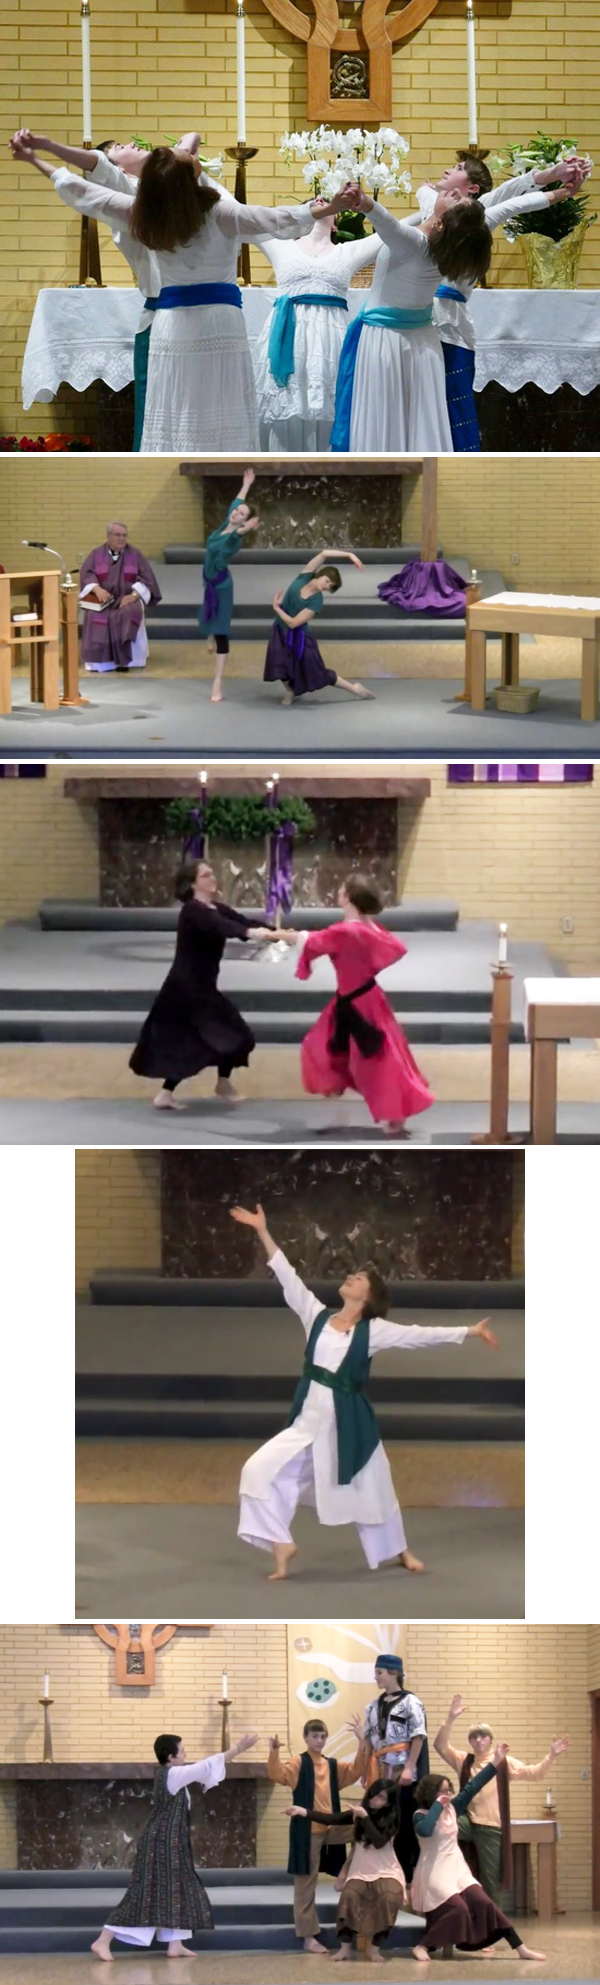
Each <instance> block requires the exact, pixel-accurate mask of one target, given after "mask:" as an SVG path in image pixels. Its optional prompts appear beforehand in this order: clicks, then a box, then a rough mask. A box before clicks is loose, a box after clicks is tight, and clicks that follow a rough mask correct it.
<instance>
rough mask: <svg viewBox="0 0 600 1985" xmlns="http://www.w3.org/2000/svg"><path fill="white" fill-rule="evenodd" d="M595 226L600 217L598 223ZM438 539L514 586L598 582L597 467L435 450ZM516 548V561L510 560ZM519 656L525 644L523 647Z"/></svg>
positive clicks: (407, 527) (411, 502)
mask: <svg viewBox="0 0 600 1985" xmlns="http://www.w3.org/2000/svg"><path fill="white" fill-rule="evenodd" d="M599 228H600V222H599ZM438 466H439V485H438V487H439V527H438V541H439V543H440V544H441V545H442V546H443V549H444V556H445V557H446V558H449V559H451V558H452V555H453V554H454V555H456V554H462V556H463V557H464V558H469V559H470V560H471V563H472V564H473V565H475V566H476V567H477V569H478V570H479V571H482V570H485V569H488V570H489V569H490V568H492V569H493V570H495V571H500V572H502V574H503V577H504V579H505V580H506V581H507V583H510V584H511V585H514V586H517V587H519V588H520V590H521V591H523V592H526V591H527V590H528V589H532V590H534V591H543V590H544V589H548V590H551V591H552V592H561V591H563V590H564V591H566V592H578V591H582V590H583V589H593V590H594V591H595V592H598V590H599V587H600V549H599V547H600V467H599V464H598V461H597V460H595V461H593V460H591V459H590V458H587V459H586V457H585V456H577V455H566V456H565V455H563V456H561V458H560V460H557V459H556V458H554V459H553V458H552V456H549V455H537V456H531V455H521V456H517V457H515V456H506V457H503V458H499V457H498V456H497V455H454V456H451V457H450V456H444V455H442V456H441V457H440V460H439V465H438ZM407 487H408V493H407V498H406V504H405V513H404V522H403V537H404V542H405V543H411V542H415V541H416V540H417V539H418V532H419V519H420V494H419V484H418V482H415V483H411V484H409V485H408V486H407ZM513 553H516V554H517V556H518V559H519V563H518V565H516V566H515V565H513V564H512V555H513ZM523 654H524V657H525V654H526V650H525V649H524V651H523Z"/></svg>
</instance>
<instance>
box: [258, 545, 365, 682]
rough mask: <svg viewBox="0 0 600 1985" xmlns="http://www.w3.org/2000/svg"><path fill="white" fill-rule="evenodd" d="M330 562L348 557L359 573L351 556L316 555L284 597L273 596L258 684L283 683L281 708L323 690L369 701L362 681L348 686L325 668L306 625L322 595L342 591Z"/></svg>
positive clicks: (337, 553) (321, 604)
mask: <svg viewBox="0 0 600 1985" xmlns="http://www.w3.org/2000/svg"><path fill="white" fill-rule="evenodd" d="M333 558H347V559H349V561H350V564H351V565H356V567H357V569H358V571H359V572H362V569H363V568H362V561H361V559H360V558H357V557H356V553H355V552H353V551H318V552H316V554H315V557H314V558H311V559H310V562H309V564H308V565H306V566H305V568H304V571H303V572H299V573H298V575H297V577H296V578H295V579H292V581H291V583H290V585H289V586H288V587H287V588H286V591H285V593H282V592H278V593H276V594H275V598H274V601H273V606H274V609H275V620H274V621H273V626H272V628H271V632H270V635H269V645H268V648H267V653H266V659H265V667H264V677H263V680H264V681H265V682H284V683H285V686H286V689H285V696H284V699H283V701H284V703H286V704H290V703H293V702H294V700H295V698H296V697H297V696H306V695H310V694H312V693H313V691H314V690H315V689H327V688H328V687H329V688H331V689H335V688H336V687H337V688H338V689H346V690H347V691H348V695H349V696H361V697H364V698H369V700H372V690H370V689H365V688H364V684H363V683H362V682H347V681H346V678H345V676H343V675H338V674H337V673H336V670H335V669H328V668H326V667H325V663H324V661H323V656H322V654H321V650H320V648H319V644H318V642H317V641H316V640H315V637H314V634H313V632H312V628H311V626H310V622H311V621H312V620H314V618H315V614H318V613H322V611H323V607H324V605H325V595H326V594H327V593H337V592H338V591H339V588H340V586H341V583H342V581H341V577H340V574H339V572H338V570H337V566H335V565H331V564H330V563H329V560H330V559H333Z"/></svg>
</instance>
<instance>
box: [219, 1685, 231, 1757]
mask: <svg viewBox="0 0 600 1985" xmlns="http://www.w3.org/2000/svg"><path fill="white" fill-rule="evenodd" d="M219 1702H220V1707H221V1709H222V1711H223V1716H222V1720H221V1750H222V1751H228V1750H229V1711H230V1709H231V1697H230V1696H220V1697H219Z"/></svg>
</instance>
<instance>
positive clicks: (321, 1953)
mask: <svg viewBox="0 0 600 1985" xmlns="http://www.w3.org/2000/svg"><path fill="white" fill-rule="evenodd" d="M302 1949H303V1950H304V1951H314V1953H315V1957H327V1946H326V1944H320V1943H319V1939H318V1937H305V1939H304V1943H303V1945H302Z"/></svg>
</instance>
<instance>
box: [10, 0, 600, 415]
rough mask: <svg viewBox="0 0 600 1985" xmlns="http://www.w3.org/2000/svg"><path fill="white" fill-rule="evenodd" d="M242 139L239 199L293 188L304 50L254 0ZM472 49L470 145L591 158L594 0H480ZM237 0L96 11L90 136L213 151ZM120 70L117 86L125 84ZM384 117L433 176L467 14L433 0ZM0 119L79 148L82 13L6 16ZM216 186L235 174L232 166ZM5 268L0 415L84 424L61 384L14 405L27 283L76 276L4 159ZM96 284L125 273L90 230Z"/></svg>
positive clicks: (514, 274)
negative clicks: (514, 144) (573, 145)
mask: <svg viewBox="0 0 600 1985" xmlns="http://www.w3.org/2000/svg"><path fill="white" fill-rule="evenodd" d="M247 12H248V25H247V129H248V142H249V143H252V142H257V143H258V144H259V145H260V154H259V157H258V159H257V160H256V161H255V162H253V163H252V165H251V167H250V181H249V185H250V194H251V197H254V198H255V199H257V200H258V199H269V200H272V199H276V198H281V197H285V196H289V194H290V193H293V194H295V195H296V197H297V196H298V195H299V194H300V193H301V190H302V182H301V179H300V177H299V176H298V177H296V176H295V175H293V174H291V173H290V172H289V171H288V170H287V168H286V167H285V166H284V164H283V162H282V161H281V160H280V158H279V156H278V154H279V145H280V139H281V135H282V132H283V130H284V128H285V127H286V126H287V127H290V128H291V127H296V128H297V127H299V126H301V125H304V124H305V123H306V94H305V76H306V58H305V51H304V48H303V47H302V46H301V45H300V44H299V43H298V42H297V41H294V40H292V39H291V38H290V37H289V36H288V35H287V34H286V33H285V31H284V30H283V28H280V27H279V26H276V24H275V22H274V21H273V20H272V19H271V17H270V15H269V14H268V13H267V12H266V9H264V8H263V7H262V6H261V5H260V0H247ZM477 12H478V21H477V57H478V80H479V92H478V93H479V112H480V140H481V143H482V144H483V145H485V146H489V147H491V148H492V149H497V148H498V146H499V145H502V143H506V142H508V141H510V139H513V138H522V139H523V138H524V139H526V138H528V137H529V136H530V135H531V132H532V130H533V129H535V128H536V127H537V126H541V127H542V128H543V129H544V130H550V131H554V132H557V133H560V134H562V133H565V132H568V134H569V135H571V136H573V137H575V138H576V139H577V141H578V143H579V145H580V146H581V147H583V148H587V149H589V150H590V151H591V154H592V156H593V157H596V158H597V157H598V141H599V137H600V128H599V127H600V82H599V80H598V77H599V73H600V71H599V65H598V60H597V56H598V49H599V45H600V24H599V22H598V14H597V9H596V8H595V7H594V5H593V0H584V4H582V6H581V7H578V8H577V9H576V10H575V13H576V18H574V9H573V6H572V5H569V0H513V4H512V7H511V8H510V10H509V11H507V10H506V9H505V6H504V4H503V0H482V4H481V5H480V6H478V10H477ZM235 31H236V30H235V7H234V4H233V0H226V3H225V6H223V5H222V4H221V5H220V6H219V8H218V11H214V12H204V11H202V12H200V11H198V12H196V11H195V10H194V11H192V10H191V9H190V11H189V12H185V13H184V10H183V7H182V8H181V11H180V10H179V9H178V8H176V9H175V10H174V11H173V12H171V11H168V12H166V11H165V12H163V11H161V10H160V7H157V4H156V0H137V4H136V5H131V4H126V5H125V6H124V7H121V8H120V10H119V12H118V14H116V13H115V12H114V11H113V12H109V13H104V15H101V13H100V10H99V9H98V10H96V13H95V14H94V16H93V21H92V47H93V102H94V132H95V136H96V137H97V138H98V139H99V140H102V139H103V138H104V137H106V136H117V137H124V138H125V137H128V136H129V135H130V134H131V133H133V132H140V133H141V134H142V135H143V136H146V137H148V138H150V139H152V138H158V139H159V141H160V139H161V138H163V137H164V136H165V135H170V134H171V133H174V132H177V131H181V130H182V129H186V128H189V125H190V122H192V121H193V122H194V123H197V124H199V126H200V127H201V129H202V131H203V133H204V135H205V137H206V142H207V147H208V150H209V151H210V152H214V151H216V150H220V149H224V148H225V147H226V146H227V145H231V144H233V143H234V141H235ZM124 77H126V79H127V80H126V88H125V89H124V87H123V78H124ZM393 77H394V92H393V122H394V124H395V125H396V126H397V128H398V129H399V130H400V131H402V132H404V134H405V135H406V137H407V138H408V139H409V141H410V146H411V153H410V167H411V172H412V176H413V185H414V186H418V184H419V183H420V181H421V180H422V179H423V178H428V177H429V176H430V174H432V173H433V174H435V175H436V176H437V175H438V173H439V172H440V170H441V169H442V168H443V167H444V166H445V165H446V164H447V163H448V162H449V161H450V160H451V159H452V158H453V156H454V151H455V147H456V145H457V144H458V143H460V142H461V140H464V139H465V138H466V60H465V25H464V8H463V6H462V5H460V6H459V5H458V4H457V0H441V4H440V5H439V6H438V7H437V9H436V11H435V13H434V15H433V16H432V18H431V19H430V20H429V21H428V22H427V23H426V24H425V26H424V27H423V28H422V29H421V31H420V33H418V34H417V35H415V36H414V38H413V39H412V40H411V41H410V42H408V43H407V44H406V45H402V44H400V46H399V47H398V48H397V50H396V52H395V54H394V57H393ZM1 86H2V93H3V98H4V102H3V105H2V124H3V131H4V133H5V135H6V136H8V134H9V132H10V131H11V130H12V129H13V128H14V125H15V123H17V122H28V123H30V124H31V125H32V126H33V127H34V128H35V127H36V126H37V128H38V129H39V128H41V129H43V130H45V131H46V130H47V129H48V126H49V125H50V127H51V129H52V131H53V134H54V135H55V136H56V137H59V138H63V139H66V140H70V141H71V142H72V143H78V142H79V140H80V137H81V95H80V87H81V86H80V39H79V19H78V15H77V13H76V12H75V13H73V14H72V15H71V16H70V17H69V20H68V22H67V24H66V25H65V17H64V15H63V13H61V12H60V11H57V10H56V9H54V10H51V9H50V7H39V8H38V11H37V12H32V10H31V7H30V5H29V3H28V0H12V4H11V6H10V7H9V8H8V9H7V10H6V34H5V42H4V49H3V57H2V79H1ZM227 182H228V184H230V185H231V184H232V168H231V164H230V163H229V164H228V168H227ZM0 210H1V213H2V237H3V243H4V246H3V251H2V276H3V282H4V286H5V290H4V294H5V307H4V314H3V328H2V343H1V358H2V366H1V377H2V399H1V402H0V418H1V419H2V421H3V425H4V427H5V429H6V428H8V429H9V430H12V429H14V427H15V423H16V421H17V419H18V427H19V431H20V432H23V433H29V434H37V433H38V432H40V431H44V432H47V431H49V430H51V429H53V428H54V429H55V430H56V429H57V428H59V427H61V428H63V429H65V428H66V429H72V428H73V426H74V425H75V426H76V427H77V429H78V431H79V432H85V430H86V420H85V405H84V406H83V407H82V406H80V407H79V408H76V406H75V402H74V396H73V395H72V394H69V393H68V392H67V393H64V392H63V393H62V394H61V396H60V398H59V400H58V401H57V402H55V403H54V404H53V405H52V406H41V405H35V406H34V407H32V408H31V410H30V412H29V413H28V414H27V415H24V414H23V413H22V411H21V408H20V390H19V374H20V366H21V358H22V352H23V346H24V342H25V338H26V334H27V328H28V325H29V322H30V319H31V314H32V310H33V305H34V302H35V297H36V294H37V291H38V288H39V287H40V286H41V285H48V284H53V283H58V284H61V283H62V284H64V283H73V282H76V281H77V274H78V241H79V223H78V221H77V219H76V216H75V215H74V214H73V213H71V212H70V211H68V210H67V209H66V208H65V207H64V206H63V205H62V203H61V202H59V200H58V199H57V198H56V196H55V194H54V193H53V192H52V190H51V189H50V188H48V187H46V186H45V185H44V184H43V182H42V180H41V179H40V178H39V177H38V176H37V175H36V174H34V173H32V172H31V170H30V169H25V168H21V169H19V170H17V169H16V167H14V166H13V165H12V164H11V163H10V161H9V160H7V157H6V153H5V154H4V161H3V165H2V168H1V182H0ZM101 238H102V263H103V274H104V280H105V281H106V282H116V283H119V284H123V283H125V284H128V283H129V282H130V280H131V278H130V275H129V271H128V269H127V266H126V264H125V263H124V262H123V260H122V258H121V257H119V256H118V254H117V252H116V250H115V249H114V248H113V247H112V244H111V242H110V237H109V236H108V234H107V231H106V229H105V228H102V229H101ZM253 271H254V279H255V280H258V281H263V282H264V281H265V280H269V273H270V272H268V265H267V264H266V263H265V262H264V260H263V259H262V257H260V255H259V254H258V253H256V252H254V253H253ZM599 279H600V230H599V228H598V227H595V228H592V229H590V231H589V235H588V237H587V241H586V247H585V251H584V260H583V265H582V276H581V280H582V282H583V283H584V284H585V285H586V286H588V287H590V286H593V285H594V284H596V283H597V282H598V280H599ZM492 280H493V281H494V282H501V283H516V284H518V285H522V283H523V280H524V276H523V264H522V261H521V257H520V253H519V250H518V248H517V247H513V248H509V246H508V245H507V244H506V243H504V239H502V242H501V243H499V244H497V245H496V247H495V250H494V265H493V278H492Z"/></svg>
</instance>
